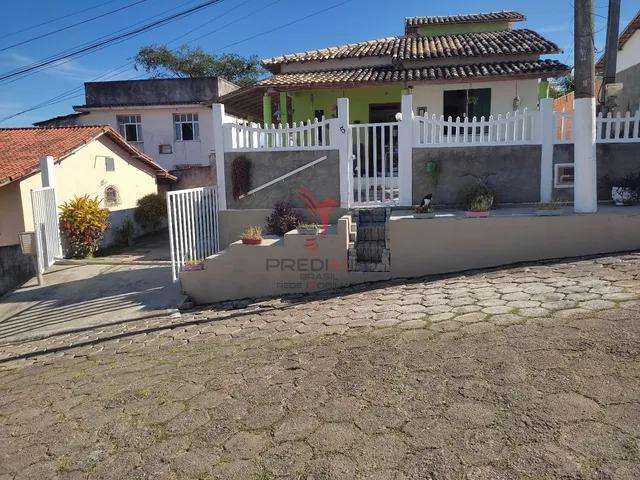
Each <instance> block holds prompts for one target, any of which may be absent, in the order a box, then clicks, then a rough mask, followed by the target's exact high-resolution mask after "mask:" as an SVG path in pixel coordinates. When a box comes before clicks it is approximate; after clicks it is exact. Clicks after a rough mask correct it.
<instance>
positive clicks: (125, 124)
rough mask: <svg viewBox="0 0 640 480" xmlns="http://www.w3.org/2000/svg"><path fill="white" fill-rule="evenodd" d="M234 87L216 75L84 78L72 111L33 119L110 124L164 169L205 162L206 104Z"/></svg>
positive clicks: (208, 139)
mask: <svg viewBox="0 0 640 480" xmlns="http://www.w3.org/2000/svg"><path fill="white" fill-rule="evenodd" d="M237 88H238V86H237V85H235V84H234V83H232V82H229V81H227V80H225V79H224V78H220V77H203V78H171V79H149V80H124V81H113V82H88V83H85V104H84V105H78V106H74V107H73V108H74V110H75V111H76V113H74V114H71V115H66V116H62V117H56V118H52V119H49V120H45V121H42V122H38V123H36V124H35V125H37V126H54V125H56V126H59V125H110V126H111V127H113V129H114V130H116V131H118V132H119V133H120V134H121V135H122V136H123V137H125V139H126V140H127V141H128V142H129V143H131V144H132V145H134V146H135V147H137V148H138V149H139V150H142V151H143V152H144V153H146V154H147V155H149V156H151V157H152V158H153V159H154V160H155V161H156V162H157V163H158V164H159V165H161V166H162V167H163V168H165V169H167V170H170V171H173V170H184V169H185V168H188V167H193V166H209V165H210V160H211V155H212V145H213V138H212V137H213V127H212V119H211V106H210V105H211V103H212V102H215V101H217V99H218V97H220V96H221V95H224V94H226V93H229V92H231V91H233V90H236V89H237ZM229 118H232V117H229Z"/></svg>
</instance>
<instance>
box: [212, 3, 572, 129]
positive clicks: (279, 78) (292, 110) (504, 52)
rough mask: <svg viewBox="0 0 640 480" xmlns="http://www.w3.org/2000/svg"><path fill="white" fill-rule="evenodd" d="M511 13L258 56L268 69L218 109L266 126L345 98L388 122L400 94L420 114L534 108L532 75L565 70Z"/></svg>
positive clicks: (362, 113) (357, 113)
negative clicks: (410, 98) (266, 75)
mask: <svg viewBox="0 0 640 480" xmlns="http://www.w3.org/2000/svg"><path fill="white" fill-rule="evenodd" d="M524 20H525V17H524V16H523V15H522V14H520V13H518V12H492V13H482V14H472V15H453V16H446V17H411V18H406V19H405V32H404V35H401V36H394V37H388V38H382V39H377V40H369V41H364V42H358V43H353V44H348V45H340V46H334V47H328V48H322V49H318V50H311V51H307V52H300V53H293V54H287V55H282V56H278V57H274V58H269V59H265V60H264V61H263V65H264V66H265V68H267V69H268V70H269V71H271V72H272V74H273V75H272V76H271V77H269V78H267V79H265V80H263V81H261V82H260V83H259V84H258V85H257V86H256V87H252V88H249V89H243V90H240V91H235V92H232V93H230V94H228V95H226V96H224V97H223V98H222V99H221V101H222V102H223V103H224V104H225V107H226V108H227V110H230V109H231V110H235V111H241V113H242V114H243V116H245V117H249V118H252V119H254V120H260V121H262V122H265V123H269V124H270V123H288V122H291V121H293V122H299V121H306V120H307V119H313V118H314V117H315V118H320V117H322V116H325V117H327V118H331V117H335V114H336V101H337V99H338V98H339V97H346V98H349V100H350V112H349V113H350V119H351V120H352V121H353V122H354V123H379V122H387V121H394V120H395V114H396V113H397V112H399V111H400V98H401V94H402V92H411V93H412V94H413V103H414V104H413V107H414V111H415V112H416V113H417V114H419V115H426V114H428V115H431V114H435V115H437V116H440V115H444V116H445V118H446V117H449V116H451V117H452V118H454V119H455V118H456V117H460V118H463V117H469V118H473V117H474V116H475V117H477V118H478V119H479V118H480V117H482V116H484V117H488V116H489V115H494V114H505V113H506V112H510V111H514V110H522V109H524V108H529V109H535V108H537V104H538V99H539V90H540V83H541V80H543V79H546V78H549V77H557V76H564V75H566V74H568V72H569V67H567V66H566V65H564V64H562V63H560V62H558V61H557V60H548V59H547V60H544V59H541V56H542V55H549V54H556V53H560V49H559V48H558V46H557V45H556V44H555V43H553V42H551V41H549V40H547V39H545V38H544V37H542V36H541V35H540V34H538V33H536V32H534V31H532V30H529V29H518V28H515V25H516V24H517V23H518V22H522V21H524Z"/></svg>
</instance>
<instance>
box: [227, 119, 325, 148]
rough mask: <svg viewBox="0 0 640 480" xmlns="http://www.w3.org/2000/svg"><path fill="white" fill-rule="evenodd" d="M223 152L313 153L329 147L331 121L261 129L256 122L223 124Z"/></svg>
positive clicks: (314, 121)
mask: <svg viewBox="0 0 640 480" xmlns="http://www.w3.org/2000/svg"><path fill="white" fill-rule="evenodd" d="M223 128H224V130H225V138H226V141H225V150H230V151H236V152H242V151H256V150H258V151H260V150H262V151H278V150H317V149H323V148H327V147H331V140H330V133H331V120H325V119H324V118H322V120H318V119H317V118H316V119H314V120H307V122H306V123H304V122H299V123H298V122H294V123H293V124H291V125H290V124H288V123H287V124H285V125H271V126H270V127H265V126H261V125H260V124H258V123H249V122H240V121H238V122H235V123H226V124H224V127H223Z"/></svg>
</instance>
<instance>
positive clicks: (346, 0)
mask: <svg viewBox="0 0 640 480" xmlns="http://www.w3.org/2000/svg"><path fill="white" fill-rule="evenodd" d="M279 1H280V0H274V1H273V2H271V3H269V4H267V5H266V6H264V7H263V8H261V9H259V10H254V11H252V12H251V13H249V14H247V15H245V16H243V17H241V19H236V20H234V21H232V22H229V23H227V24H226V25H224V26H222V27H219V28H218V29H216V30H213V31H210V32H207V33H205V34H203V35H201V36H199V37H196V38H194V39H191V40H190V42H193V41H195V40H199V39H201V38H204V37H206V36H207V35H211V34H213V33H215V32H216V31H220V30H222V29H223V28H225V27H227V26H229V25H231V24H233V23H237V21H239V20H242V19H245V18H248V17H250V16H252V15H255V14H257V13H259V12H260V11H261V10H264V9H266V8H269V7H270V6H272V5H273V4H275V3H277V2H279ZM350 1H351V0H344V1H342V2H338V3H336V4H333V5H330V6H328V7H325V8H322V9H320V10H317V11H315V12H312V13H310V14H307V15H304V16H302V17H299V18H297V19H295V20H291V21H289V22H286V23H284V24H281V25H279V26H277V27H274V28H271V29H268V30H265V31H262V32H259V33H257V34H254V35H251V36H249V37H246V38H244V39H241V40H237V41H235V42H233V43H230V44H228V45H225V46H224V47H221V48H220V49H218V50H217V51H220V50H223V49H225V48H227V47H229V46H233V45H238V44H240V43H243V42H246V41H249V40H251V39H254V38H257V37H259V36H262V35H266V34H269V33H272V32H274V31H277V30H279V29H282V28H286V27H289V26H291V25H294V24H296V23H299V22H301V21H304V20H306V19H308V18H311V17H314V16H317V15H320V14H322V13H324V12H327V11H329V10H332V9H334V8H337V7H340V6H342V5H344V4H346V3H349V2H350ZM245 3H246V2H245ZM243 5H244V3H243ZM226 13H229V11H227V12H225V14H226ZM225 14H222V15H221V16H224V15H225ZM221 16H219V17H218V18H220V17H221ZM205 23H208V22H205ZM203 25H204V24H203ZM201 26H202V25H201ZM198 28H199V27H196V28H194V29H192V31H194V30H197V29H198ZM183 36H184V35H180V36H178V37H176V38H174V39H173V40H171V41H169V42H168V44H169V43H172V42H174V41H176V40H178V39H180V38H182V37H183ZM131 63H132V62H127V63H126V64H124V65H122V66H121V67H117V68H120V69H121V68H122V67H127V66H129V65H130V64H131ZM107 74H109V73H107ZM107 74H105V75H107ZM99 79H100V77H98V78H96V79H94V81H95V80H99ZM82 88H83V86H80V87H76V88H74V89H72V90H70V91H69V92H75V91H78V90H81V89H82ZM62 95H64V92H63V93H62V94H60V95H58V96H57V97H53V98H51V99H49V100H46V101H44V102H42V103H41V104H38V105H35V106H33V107H30V108H28V109H26V110H23V111H22V112H18V113H16V114H13V115H10V116H8V117H5V118H2V119H0V123H2V122H5V121H6V120H9V119H11V118H15V117H17V116H20V115H22V114H24V113H27V112H30V111H33V110H38V109H40V108H43V107H46V106H49V105H54V104H56V103H60V102H62V101H64V100H66V99H67V98H59V97H62ZM71 95H72V97H73V96H76V95H77V94H74V93H71ZM67 97H68V95H67ZM72 97H70V98H72Z"/></svg>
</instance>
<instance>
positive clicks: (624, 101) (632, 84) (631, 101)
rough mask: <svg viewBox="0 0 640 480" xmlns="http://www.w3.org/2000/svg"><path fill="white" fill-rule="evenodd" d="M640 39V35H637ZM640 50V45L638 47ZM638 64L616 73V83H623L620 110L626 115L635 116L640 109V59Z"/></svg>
mask: <svg viewBox="0 0 640 480" xmlns="http://www.w3.org/2000/svg"><path fill="white" fill-rule="evenodd" d="M636 35H638V38H640V33H637V34H636ZM638 49H639V50H640V45H639V46H638ZM638 55H639V56H640V54H638ZM637 62H638V63H636V64H635V65H632V66H630V67H628V68H626V69H624V70H622V71H620V72H618V73H616V81H618V82H622V84H623V87H622V92H621V93H620V95H619V96H618V98H617V99H616V104H617V105H618V110H619V111H620V112H622V114H623V115H624V114H625V113H626V112H631V114H632V115H633V114H634V113H635V112H637V111H638V109H640V58H639V59H638V60H637Z"/></svg>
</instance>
